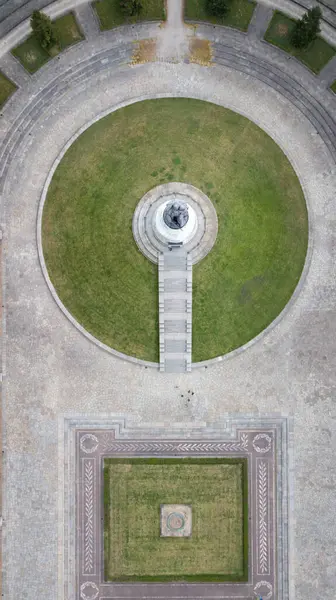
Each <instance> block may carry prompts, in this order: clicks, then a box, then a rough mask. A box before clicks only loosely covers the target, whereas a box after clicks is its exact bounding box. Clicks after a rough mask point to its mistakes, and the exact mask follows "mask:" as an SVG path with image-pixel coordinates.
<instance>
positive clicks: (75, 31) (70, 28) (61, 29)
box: [54, 12, 84, 50]
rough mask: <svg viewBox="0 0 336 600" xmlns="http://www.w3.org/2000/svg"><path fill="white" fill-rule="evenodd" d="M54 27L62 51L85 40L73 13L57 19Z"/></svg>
mask: <svg viewBox="0 0 336 600" xmlns="http://www.w3.org/2000/svg"><path fill="white" fill-rule="evenodd" d="M54 25H55V29H56V32H57V36H58V40H59V47H60V49H61V50H64V49H65V48H67V47H68V46H72V45H73V44H76V43H77V42H80V41H81V40H82V39H83V38H84V36H83V34H82V32H81V30H80V29H79V27H78V23H77V21H76V19H75V16H74V14H73V13H72V12H70V13H68V14H66V15H64V16H63V17H60V18H59V19H56V21H54Z"/></svg>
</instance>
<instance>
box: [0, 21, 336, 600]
mask: <svg viewBox="0 0 336 600" xmlns="http://www.w3.org/2000/svg"><path fill="white" fill-rule="evenodd" d="M157 28H158V26H156V25H144V26H142V27H136V28H134V29H132V28H126V29H123V30H119V31H115V32H109V33H108V34H104V35H99V36H98V37H97V38H95V37H94V36H93V37H92V39H91V40H90V41H86V42H83V43H82V44H80V45H78V46H77V47H74V48H72V49H70V50H69V51H67V52H66V53H64V54H63V55H62V56H61V57H60V60H56V61H53V62H52V63H50V64H48V65H46V67H44V68H43V69H41V71H40V72H38V73H37V74H36V75H34V76H33V77H31V78H29V81H28V82H27V84H26V85H25V86H24V87H22V88H21V89H19V90H18V92H16V94H15V95H14V96H13V97H12V99H11V100H10V101H9V102H8V104H7V105H6V107H5V109H4V111H3V118H2V120H1V122H0V127H1V132H2V134H3V135H4V136H6V137H5V144H4V146H3V148H2V154H1V156H2V164H1V169H2V170H1V181H2V188H1V189H2V201H3V202H2V213H1V223H2V224H3V227H4V248H5V253H6V306H7V307H8V308H7V315H6V337H7V352H6V361H5V362H4V416H5V422H6V431H5V455H4V457H5V458H4V460H5V464H4V469H5V490H6V493H5V497H4V519H5V521H4V522H5V525H4V529H3V534H4V549H5V571H6V581H5V585H4V590H3V591H4V597H7V598H19V597H21V596H22V593H23V591H22V580H21V579H20V578H19V577H18V571H17V565H18V564H19V565H20V568H21V570H22V572H24V573H25V592H24V593H25V596H26V597H28V598H29V599H30V598H32V599H33V598H36V597H42V596H43V597H47V598H50V599H51V598H55V597H56V596H57V594H58V597H59V598H60V599H61V598H63V591H64V582H63V570H62V565H63V552H64V548H63V546H62V543H60V542H58V540H61V533H62V528H63V501H64V499H63V485H62V477H63V456H62V450H61V449H62V444H63V438H62V422H63V421H62V419H63V417H64V415H65V414H69V413H71V414H72V415H74V414H77V415H78V414H82V415H86V416H87V417H90V416H91V417H92V419H93V420H94V417H95V415H98V414H99V415H100V416H101V415H102V414H106V415H111V414H113V413H114V414H115V413H117V414H118V413H119V414H127V415H128V423H129V424H130V426H132V425H134V426H136V425H137V424H139V423H146V422H147V423H153V422H161V423H162V422H163V421H164V422H165V423H167V422H176V421H179V422H180V423H181V424H182V425H181V426H183V424H187V423H190V422H193V423H194V424H195V426H197V424H198V423H204V422H215V421H218V420H220V416H221V415H224V414H225V413H227V412H230V413H239V412H241V413H245V414H246V413H247V414H248V413H254V414H255V413H258V412H260V413H263V414H265V413H267V414H270V413H271V414H273V413H283V414H289V413H290V414H293V413H294V414H295V420H294V434H295V470H294V472H293V476H295V487H296V493H295V508H294V513H293V514H292V515H291V517H290V530H291V532H292V533H293V532H294V530H295V532H296V537H295V541H294V538H292V539H291V541H290V548H291V552H292V553H293V554H292V556H291V561H290V564H291V568H292V572H291V574H290V583H291V586H292V592H294V591H295V594H296V597H297V598H299V599H301V598H305V600H315V598H316V595H317V594H318V595H320V596H323V598H324V600H333V599H334V590H335V588H336V581H335V575H334V568H333V566H334V564H333V563H334V540H335V537H336V535H335V534H336V525H335V522H334V520H332V519H330V515H331V514H332V511H331V507H332V506H333V505H334V501H335V479H336V467H335V461H334V458H333V455H332V451H331V449H332V444H333V439H334V435H335V427H334V419H335V417H336V414H335V403H334V400H333V399H334V397H335V389H336V381H335V369H334V367H333V364H332V358H333V356H335V352H336V347H335V339H336V336H335V312H334V299H335V281H336V278H335V275H336V272H335V264H336V261H335V256H334V252H335V250H334V249H335V225H334V223H335V203H334V196H335V187H336V173H335V137H334V136H335V129H334V124H333V119H334V118H335V99H334V97H333V96H332V94H331V92H329V91H328V90H325V88H324V87H323V85H322V84H319V80H318V78H316V77H314V76H313V75H311V74H310V73H309V72H308V71H307V70H306V69H305V68H304V67H302V66H301V65H300V64H299V63H296V62H295V61H288V60H287V57H285V56H284V55H283V54H282V53H281V52H280V51H279V52H278V51H277V50H276V49H273V48H269V47H268V46H266V45H265V44H263V43H261V42H258V41H257V40H251V38H249V37H248V36H246V35H244V34H239V33H238V32H237V33H235V32H227V31H226V30H223V29H217V28H212V27H211V28H210V27H207V26H204V27H203V26H202V27H199V28H198V33H197V35H198V36H205V37H206V38H207V39H209V38H210V37H211V36H212V37H211V39H212V40H213V42H214V47H215V61H216V63H217V64H216V65H214V66H213V67H211V68H209V69H206V68H204V67H200V66H198V65H194V64H181V63H180V64H167V63H164V62H161V63H158V64H145V65H141V66H136V67H133V68H130V67H129V66H128V64H127V61H128V59H129V57H130V54H131V49H132V47H133V44H132V40H133V39H134V36H135V35H136V36H137V37H138V39H141V38H149V37H155V36H156V34H157ZM162 96H189V97H195V98H200V99H204V100H208V101H211V102H215V103H218V104H222V105H224V106H227V107H229V108H232V109H233V110H236V111H237V112H239V113H241V114H244V115H246V116H247V117H249V118H251V119H252V120H253V121H255V122H256V123H257V124H258V125H260V126H261V127H262V128H264V129H265V130H266V131H267V132H268V133H269V134H270V135H271V136H272V137H273V138H274V139H275V140H276V141H277V142H278V143H279V144H280V145H281V147H282V148H283V149H284V151H285V152H286V154H287V155H288V157H289V159H290V160H291V162H292V164H293V165H294V167H295V169H296V172H297V174H298V176H299V178H300V181H301V184H302V186H303V189H304V192H305V196H306V199H307V204H308V209H309V219H310V254H309V257H308V261H307V266H306V272H305V277H304V279H303V280H302V285H301V289H300V294H299V295H298V297H297V299H296V302H295V303H292V304H291V305H290V307H289V309H288V310H287V311H286V314H285V315H284V317H283V318H282V319H281V320H280V321H279V322H278V323H277V325H276V326H275V327H274V328H273V329H272V330H271V331H269V332H268V334H267V335H266V336H262V337H261V338H260V339H259V341H258V342H257V343H255V344H253V345H251V346H250V347H249V348H248V349H247V350H246V351H245V352H243V353H240V354H239V355H236V356H235V357H233V358H232V359H231V360H226V361H225V362H222V363H219V364H217V365H213V366H211V368H210V367H209V368H205V367H203V368H200V369H193V371H192V373H190V374H187V375H181V376H176V375H173V374H171V375H170V374H162V373H158V372H156V371H155V370H153V369H146V368H144V367H140V366H137V365H133V364H131V363H129V362H127V361H122V360H120V359H118V358H116V357H114V356H112V355H109V354H108V353H106V352H105V351H104V350H102V349H100V348H98V347H97V346H95V345H94V344H92V343H91V342H90V341H89V340H88V339H86V338H85V337H84V336H83V335H81V334H80V333H79V332H78V331H77V330H76V329H75V328H74V327H73V326H72V324H71V323H70V322H69V321H68V320H67V319H65V317H64V315H63V314H62V313H61V312H60V311H59V309H58V307H57V305H56V304H55V302H54V300H53V299H52V297H51V295H50V293H49V290H48V288H47V286H46V283H45V280H44V278H43V275H42V272H41V269H40V266H39V262H38V253H37V247H36V214H37V209H38V204H39V200H40V197H41V193H42V190H43V186H44V183H45V180H46V177H47V174H48V172H49V170H50V169H51V167H52V165H53V162H54V160H55V159H56V157H57V156H58V154H59V152H60V150H61V149H62V148H63V147H64V145H65V144H66V143H67V141H68V140H69V139H70V138H71V136H72V135H74V134H75V133H76V132H77V131H78V130H79V129H80V128H81V127H84V126H86V125H87V124H88V123H89V122H90V121H91V120H93V119H95V118H96V117H97V115H99V114H103V113H104V112H106V111H110V110H113V109H114V108H117V107H118V106H120V105H122V104H123V103H127V102H133V101H136V100H139V99H142V98H147V97H162ZM187 394H189V398H191V401H190V402H186V397H187ZM58 453H59V454H58ZM56 456H59V459H58V463H59V465H58V466H59V472H57V468H56V460H55V457H56ZM59 534H60V535H59ZM58 543H59V546H58ZM27 548H29V551H27ZM294 565H295V573H294ZM58 570H59V581H57V578H56V575H55V574H56V573H57V571H58ZM292 597H294V596H291V598H292ZM285 600H286V599H285Z"/></svg>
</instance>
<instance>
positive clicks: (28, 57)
mask: <svg viewBox="0 0 336 600" xmlns="http://www.w3.org/2000/svg"><path fill="white" fill-rule="evenodd" d="M53 24H54V27H55V30H56V33H57V37H58V45H55V46H53V47H52V48H50V49H48V50H45V49H44V48H42V46H41V45H40V43H39V42H38V40H37V38H36V37H35V35H34V34H33V33H32V34H31V35H30V36H29V37H28V38H27V39H26V40H25V41H24V42H23V43H22V44H20V45H19V46H17V47H16V48H14V49H13V50H12V54H14V56H15V57H16V58H17V59H18V60H19V61H20V62H21V64H22V65H23V66H24V68H25V69H27V71H29V73H35V71H37V70H38V69H40V68H41V67H42V66H43V65H44V64H45V63H46V62H47V61H48V60H50V59H51V58H52V57H53V56H56V55H57V54H58V53H59V52H61V51H62V50H64V49H65V48H67V47H68V46H72V44H75V43H76V42H79V41H80V40H81V39H83V35H82V33H81V31H80V29H79V27H78V25H77V21H76V19H75V16H74V14H73V13H71V12H70V13H68V14H66V15H63V17H60V18H59V19H56V20H55V21H53Z"/></svg>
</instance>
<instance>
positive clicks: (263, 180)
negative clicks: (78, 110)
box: [42, 98, 308, 361]
mask: <svg viewBox="0 0 336 600" xmlns="http://www.w3.org/2000/svg"><path fill="white" fill-rule="evenodd" d="M167 181H181V182H184V183H190V184H192V185H194V186H196V187H197V188H199V189H200V190H203V191H204V192H205V193H207V194H208V195H209V197H210V199H211V200H212V202H213V203H214V206H215V208H216V211H217V216H218V224H219V229H218V236H217V240H216V244H215V246H214V248H213V249H212V250H211V252H210V254H209V255H208V256H207V257H206V258H205V259H204V260H202V261H201V262H200V263H199V264H198V265H196V266H195V267H194V268H193V360H194V361H198V360H204V359H208V358H211V357H214V356H218V355H220V354H225V353H226V352H229V351H231V350H233V349H234V348H237V347H239V346H241V345H242V344H244V343H246V342H247V341H248V340H250V339H251V338H253V337H254V336H255V335H257V334H258V333H260V331H262V330H263V329H264V328H265V327H266V326H267V325H269V323H270V322H271V321H273V319H274V318H275V317H276V316H277V315H278V314H279V312H280V311H281V310H282V309H283V307H284V306H285V304H286V303H287V302H288V300H289V298H290V297H291V295H292V293H293V291H294V288H295V286H296V284H297V282H298V279H299V277H300V275H301V271H302V267H303V264H304V260H305V255H306V249H307V239H308V228H307V211H306V205H305V200H304V196H303V193H302V190H301V187H300V184H299V181H298V179H297V177H296V174H295V172H294V170H293V168H292V166H291V164H290V163H289V161H288V159H287V158H286V156H285V155H284V153H283V152H282V150H281V149H280V148H279V146H278V145H277V144H275V142H274V141H273V140H272V139H271V138H270V137H269V136H268V135H267V134H266V133H265V132H264V131H262V130H261V129H260V128H259V127H257V126H256V125H254V124H253V123H252V122H251V121H249V120H248V119H246V118H244V117H242V116H241V115H238V114H237V113H234V112H232V111H230V110H228V109H225V108H223V107H220V106H216V105H214V104H210V103H207V102H202V101H199V100H192V99H184V98H173V99H160V100H148V101H144V102H139V103H135V104H132V105H129V106H127V107H125V108H122V109H120V110H118V111H116V112H114V113H111V114H110V115H108V116H107V117H105V118H104V119H101V120H100V121H98V122H97V123H95V124H94V125H92V126H91V127H90V128H89V129H87V130H86V131H85V132H84V133H83V134H82V135H81V136H80V137H79V138H78V139H77V140H76V142H74V144H73V145H72V146H71V147H70V148H69V150H68V151H67V153H66V154H65V156H64V158H63V159H62V161H61V163H60V164H59V166H58V168H57V169H56V171H55V174H54V176H53V179H52V181H51V184H50V187H49V190H48V195H47V200H46V203H45V207H44V212H43V223H42V235H43V251H44V256H45V260H46V264H47V268H48V271H49V275H50V277H51V280H52V282H53V284H54V286H55V288H56V290H57V293H58V295H59V297H60V299H61V300H62V302H63V303H64V304H65V306H66V307H67V308H68V310H69V311H70V312H71V313H72V314H73V315H74V317H75V318H76V319H77V320H78V321H79V322H80V323H81V324H82V325H83V326H84V327H85V328H86V329H87V330H88V331H89V332H90V333H92V334H93V335H95V336H96V337H97V338H99V339H100V340H101V341H103V342H104V343H105V344H107V345H108V346H111V347H113V348H116V349H117V350H119V351H122V352H125V353H127V354H131V355H133V356H137V357H139V358H143V359H147V360H157V359H158V283H157V267H156V265H153V264H151V263H150V262H149V261H148V260H147V259H146V258H145V257H144V256H143V255H142V254H141V252H140V251H139V250H138V248H137V246H136V244H135V242H134V239H133V235H132V218H133V214H134V210H135V208H136V206H137V204H138V202H139V200H140V198H141V197H142V196H143V195H144V194H145V193H146V192H148V190H150V189H151V188H153V187H155V186H156V185H159V184H160V183H165V182H167Z"/></svg>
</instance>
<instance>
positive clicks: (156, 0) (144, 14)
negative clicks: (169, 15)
mask: <svg viewBox="0 0 336 600" xmlns="http://www.w3.org/2000/svg"><path fill="white" fill-rule="evenodd" d="M93 8H94V10H95V11H96V13H97V16H98V20H99V23H100V29H102V30H105V29H113V27H118V25H124V24H126V23H136V22H138V21H163V20H164V19H165V18H166V17H165V3H164V0H143V1H142V11H141V13H140V14H139V15H138V16H137V17H131V18H129V19H128V18H126V17H125V15H124V14H123V12H122V11H121V9H120V2H119V0H98V1H97V2H93Z"/></svg>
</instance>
